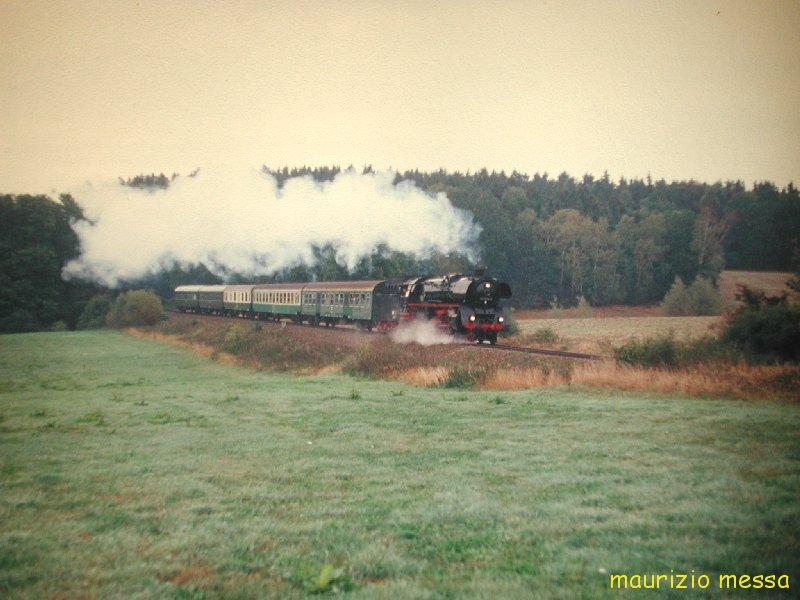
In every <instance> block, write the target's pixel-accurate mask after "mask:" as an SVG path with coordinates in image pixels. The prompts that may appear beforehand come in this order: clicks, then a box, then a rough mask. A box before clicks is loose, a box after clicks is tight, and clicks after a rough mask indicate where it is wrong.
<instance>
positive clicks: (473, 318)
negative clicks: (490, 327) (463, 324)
mask: <svg viewBox="0 0 800 600" xmlns="http://www.w3.org/2000/svg"><path fill="white" fill-rule="evenodd" d="M469 320H470V323H474V322H475V315H470V316H469Z"/></svg>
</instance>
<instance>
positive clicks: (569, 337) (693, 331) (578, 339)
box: [518, 317, 720, 353]
mask: <svg viewBox="0 0 800 600" xmlns="http://www.w3.org/2000/svg"><path fill="white" fill-rule="evenodd" d="M719 322H720V317H608V318H590V319H530V320H520V321H518V324H519V328H520V333H522V334H523V335H525V334H531V333H534V332H536V331H539V330H541V329H552V330H553V331H554V332H555V333H556V334H557V335H558V336H559V337H560V338H562V339H563V340H564V341H565V342H566V343H567V345H568V347H569V348H572V349H576V350H578V349H580V350H584V351H587V352H600V353H608V352H609V351H610V349H611V347H612V346H615V345H619V344H621V343H623V342H625V341H627V340H629V339H631V338H644V337H653V336H660V335H667V334H670V333H673V334H674V335H675V337H676V338H678V339H692V338H696V337H700V336H703V335H708V334H713V333H715V326H716V325H717V324H718V323H719Z"/></svg>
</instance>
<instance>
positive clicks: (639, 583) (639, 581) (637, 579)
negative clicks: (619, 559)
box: [629, 573, 642, 590]
mask: <svg viewBox="0 0 800 600" xmlns="http://www.w3.org/2000/svg"><path fill="white" fill-rule="evenodd" d="M634 581H635V582H636V583H634ZM629 585H630V587H631V589H633V590H640V589H642V576H641V575H639V574H638V573H637V574H636V575H631V578H630V583H629Z"/></svg>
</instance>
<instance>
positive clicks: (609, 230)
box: [0, 166, 800, 331]
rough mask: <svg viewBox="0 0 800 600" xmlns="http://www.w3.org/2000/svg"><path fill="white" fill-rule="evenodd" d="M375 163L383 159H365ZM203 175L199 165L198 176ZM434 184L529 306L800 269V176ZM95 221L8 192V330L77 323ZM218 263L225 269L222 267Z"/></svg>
mask: <svg viewBox="0 0 800 600" xmlns="http://www.w3.org/2000/svg"><path fill="white" fill-rule="evenodd" d="M264 170H265V172H268V173H270V174H272V175H273V176H275V177H276V178H277V180H278V182H279V184H281V185H282V184H283V182H285V181H286V179H288V178H290V177H296V176H300V175H310V176H311V177H313V178H315V179H316V180H318V181H329V180H331V179H333V178H334V177H335V176H336V175H337V174H338V173H340V172H341V170H342V169H341V168H339V167H336V166H333V167H319V168H311V167H302V168H295V169H289V168H288V167H284V168H281V169H274V170H272V169H268V168H267V167H264ZM363 171H364V172H365V173H369V172H372V171H373V169H372V168H371V167H365V168H364V169H363ZM196 174H197V171H195V172H193V173H191V174H189V175H188V176H190V177H191V176H194V175H196ZM176 177H178V176H177V175H175V174H173V175H171V176H166V175H164V174H158V175H156V174H150V175H138V176H136V177H132V178H128V179H120V182H121V183H122V184H123V185H127V186H131V187H137V188H143V189H159V188H167V187H169V185H170V184H171V183H172V182H173V181H174V180H175V178H176ZM402 180H410V181H413V182H414V183H415V184H416V185H417V186H419V187H420V188H422V189H424V190H427V191H428V192H431V193H436V192H444V193H446V194H447V196H448V198H449V199H450V200H451V202H452V203H453V205H454V206H456V207H457V208H460V209H463V210H467V211H469V212H470V213H472V215H473V216H474V218H475V221H476V222H477V223H478V224H479V225H480V226H481V229H482V231H481V234H480V237H479V239H478V241H477V246H478V247H477V248H475V249H473V250H477V251H478V252H479V254H480V256H481V262H482V263H483V265H484V266H485V267H486V268H487V270H488V271H489V272H490V273H492V274H493V275H496V276H498V277H501V278H503V279H505V280H507V281H508V282H509V283H510V284H511V286H512V288H513V290H514V303H515V304H516V305H517V306H545V305H553V304H560V305H562V306H570V305H572V304H575V303H576V302H577V301H578V300H579V299H580V298H581V297H583V298H584V299H585V300H586V301H588V302H589V303H590V304H592V305H604V304H613V303H631V304H640V303H651V302H658V301H660V300H661V299H662V298H663V297H664V295H665V293H666V292H667V291H668V290H669V289H670V287H671V286H672V285H673V283H675V280H676V278H680V279H681V280H682V281H683V282H684V283H685V284H686V285H690V284H691V283H692V282H693V281H695V279H696V278H698V277H700V276H702V277H703V278H704V279H708V280H709V281H711V282H714V281H715V280H716V278H717V275H718V274H719V272H720V270H721V269H722V268H723V267H724V268H729V269H763V270H796V269H797V266H798V262H797V261H798V257H799V256H798V248H799V247H800V242H799V241H798V239H799V238H800V197H799V196H798V191H797V189H796V188H795V187H794V186H793V185H791V184H790V185H789V186H788V187H786V188H784V189H778V188H777V187H776V186H774V185H773V184H771V183H767V182H764V183H757V184H755V185H754V186H753V187H752V189H747V188H746V187H745V185H744V184H743V183H742V182H727V183H724V184H722V183H716V184H705V183H697V182H694V181H688V182H672V183H666V182H664V181H655V182H653V181H651V180H650V179H647V180H639V179H633V180H625V179H621V180H619V181H616V182H614V181H611V180H610V178H609V177H608V176H607V175H604V176H603V177H601V178H599V179H595V178H593V177H592V176H589V175H587V176H584V177H583V178H582V179H580V180H578V179H575V178H573V177H570V176H568V175H566V174H561V175H560V176H559V177H558V178H555V179H553V178H550V177H549V176H548V175H547V174H543V175H539V174H536V175H534V176H532V177H530V176H528V175H525V174H521V173H516V172H513V173H510V174H508V173H504V172H499V173H498V172H489V171H487V170H481V171H478V172H476V173H459V172H452V173H450V172H447V171H443V170H440V171H435V172H430V173H428V172H421V171H416V170H415V171H406V172H404V173H397V175H396V181H397V182H399V181H402ZM82 219H84V216H83V213H82V211H81V209H80V206H79V205H78V203H77V202H76V201H75V200H74V199H73V198H72V197H70V196H68V195H62V196H60V197H59V198H58V199H57V200H53V199H52V198H49V197H47V196H31V195H18V196H12V195H3V196H0V252H1V254H0V330H2V331H26V330H36V329H41V328H45V327H49V326H50V325H52V323H53V322H56V321H64V322H65V323H66V324H67V325H68V326H70V327H73V326H74V325H75V324H76V321H77V318H78V316H79V315H80V313H81V311H82V308H83V306H84V305H85V303H86V301H87V300H88V298H89V297H91V296H92V295H93V294H95V293H97V292H98V291H99V290H100V286H98V285H97V284H96V283H93V282H88V281H80V280H74V279H73V280H69V281H67V280H65V279H63V278H62V276H61V271H62V269H63V267H64V265H65V264H66V263H67V262H69V261H70V260H72V259H74V258H77V257H78V256H79V255H80V244H79V240H78V237H77V235H76V234H75V231H74V229H73V226H74V225H75V223H76V222H78V221H80V220H82ZM467 250H468V249H464V252H463V253H453V254H450V255H433V256H430V257H427V258H425V259H419V258H417V257H414V256H410V255H407V254H404V253H401V252H396V251H393V250H392V249H390V248H386V247H380V248H376V249H375V250H374V251H373V252H372V253H371V255H369V256H366V257H364V258H362V260H361V261H360V262H359V263H358V265H357V266H356V268H355V269H354V270H352V271H348V270H347V269H346V268H345V267H344V266H342V263H341V262H340V260H339V257H338V256H337V252H336V248H335V247H332V246H320V247H316V248H314V255H315V261H314V263H313V264H310V265H305V264H303V265H296V266H294V267H291V268H287V269H284V270H282V271H279V272H277V273H274V274H273V275H270V276H268V277H258V278H253V277H252V276H248V275H246V274H240V273H235V272H222V273H221V274H220V275H221V276H220V275H217V274H214V273H212V272H211V271H210V270H209V269H208V268H207V266H206V265H203V264H196V265H176V264H174V263H164V264H162V265H159V266H158V267H156V268H155V269H154V270H153V271H152V272H151V273H150V274H148V275H146V276H145V277H142V278H140V279H138V280H136V281H129V282H124V283H123V284H122V285H121V286H120V289H123V290H124V289H139V288H148V289H154V290H155V291H156V292H157V293H158V294H159V295H161V296H162V297H164V298H169V297H170V296H171V293H172V290H173V289H174V287H175V286H176V285H179V284H182V283H218V282H221V281H222V280H223V279H224V280H226V281H230V282H239V281H246V280H253V279H255V280H256V281H259V282H273V281H308V280H313V279H316V280H332V279H347V278H359V279H361V278H370V279H371V278H376V279H383V278H390V277H397V276H402V275H405V274H422V275H425V274H436V273H446V272H454V271H469V270H471V269H473V268H474V267H475V266H476V265H474V264H471V263H470V261H468V260H467V259H466V255H467V252H466V251H467ZM215 271H218V267H215Z"/></svg>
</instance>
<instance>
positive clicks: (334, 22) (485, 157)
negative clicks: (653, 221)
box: [0, 0, 800, 193]
mask: <svg viewBox="0 0 800 600" xmlns="http://www.w3.org/2000/svg"><path fill="white" fill-rule="evenodd" d="M431 5H432V6H431ZM0 53H2V57H3V58H2V61H0V193H22V192H30V193H34V192H35V193H39V192H50V191H59V190H61V189H66V188H67V187H68V186H70V185H74V184H76V183H80V182H84V181H87V180H109V179H116V177H118V176H126V177H127V176H131V175H135V174H138V173H142V172H162V171H163V172H166V173H168V174H169V173H172V172H180V173H188V172H190V171H191V170H193V169H194V168H196V167H198V166H199V167H202V166H204V165H213V166H214V167H215V168H219V167H223V168H224V166H225V165H231V166H235V167H236V168H241V167H242V166H252V167H254V168H255V167H258V166H260V165H261V164H267V165H269V166H282V165H289V166H300V165H323V164H328V165H329V164H339V165H348V164H354V165H356V166H361V165H364V164H372V165H373V166H374V167H375V168H377V169H389V168H393V169H399V170H403V169H409V168H419V169H422V170H430V169H438V168H440V167H443V168H446V169H449V170H461V171H466V170H468V169H470V170H475V169H477V168H480V167H484V166H485V167H487V168H489V169H496V170H500V169H505V170H507V171H510V170H512V169H517V170H520V171H524V172H527V173H534V172H540V173H541V172H548V173H550V174H551V175H557V174H558V173H560V172H562V171H566V172H568V173H570V174H571V175H574V176H577V177H580V176H581V175H583V174H584V173H592V174H595V175H600V174H602V173H603V171H608V172H609V174H610V175H611V176H612V177H613V178H615V179H616V178H619V177H621V176H624V177H627V178H631V177H645V176H647V174H648V173H649V174H651V175H652V176H653V177H654V178H665V179H667V180H668V181H671V180H681V179H696V180H701V181H710V182H711V181H717V180H727V179H741V180H743V181H745V182H746V183H747V184H751V183H752V182H753V181H756V180H759V181H760V180H771V181H774V182H775V183H777V184H778V185H779V186H785V185H786V184H787V183H789V182H790V181H794V182H795V183H797V182H798V181H800V2H798V1H789V2H768V1H755V0H751V1H746V2H737V1H724V2H723V1H714V2H702V1H692V2H667V1H664V2H625V1H618V0H605V1H594V2H567V1H564V2H556V1H553V0H550V1H547V2H533V1H531V2H491V1H486V0H484V1H481V2H468V1H464V0H458V1H453V0H444V1H441V2H435V3H432V2H406V1H403V0H391V1H383V0H373V1H371V2H325V3H322V2H307V3H306V2H299V1H296V0H295V1H291V2H263V1H262V2H245V1H230V2H224V3H223V2H211V1H208V2H203V1H200V0H197V1H194V2H179V1H172V2H149V1H145V0H142V1H138V2H132V1H131V2H116V1H110V0H106V1H104V2H94V1H80V2H78V1H75V2H59V1H51V2H41V1H36V0H26V1H22V2H17V1H13V0H11V1H9V0H0Z"/></svg>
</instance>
